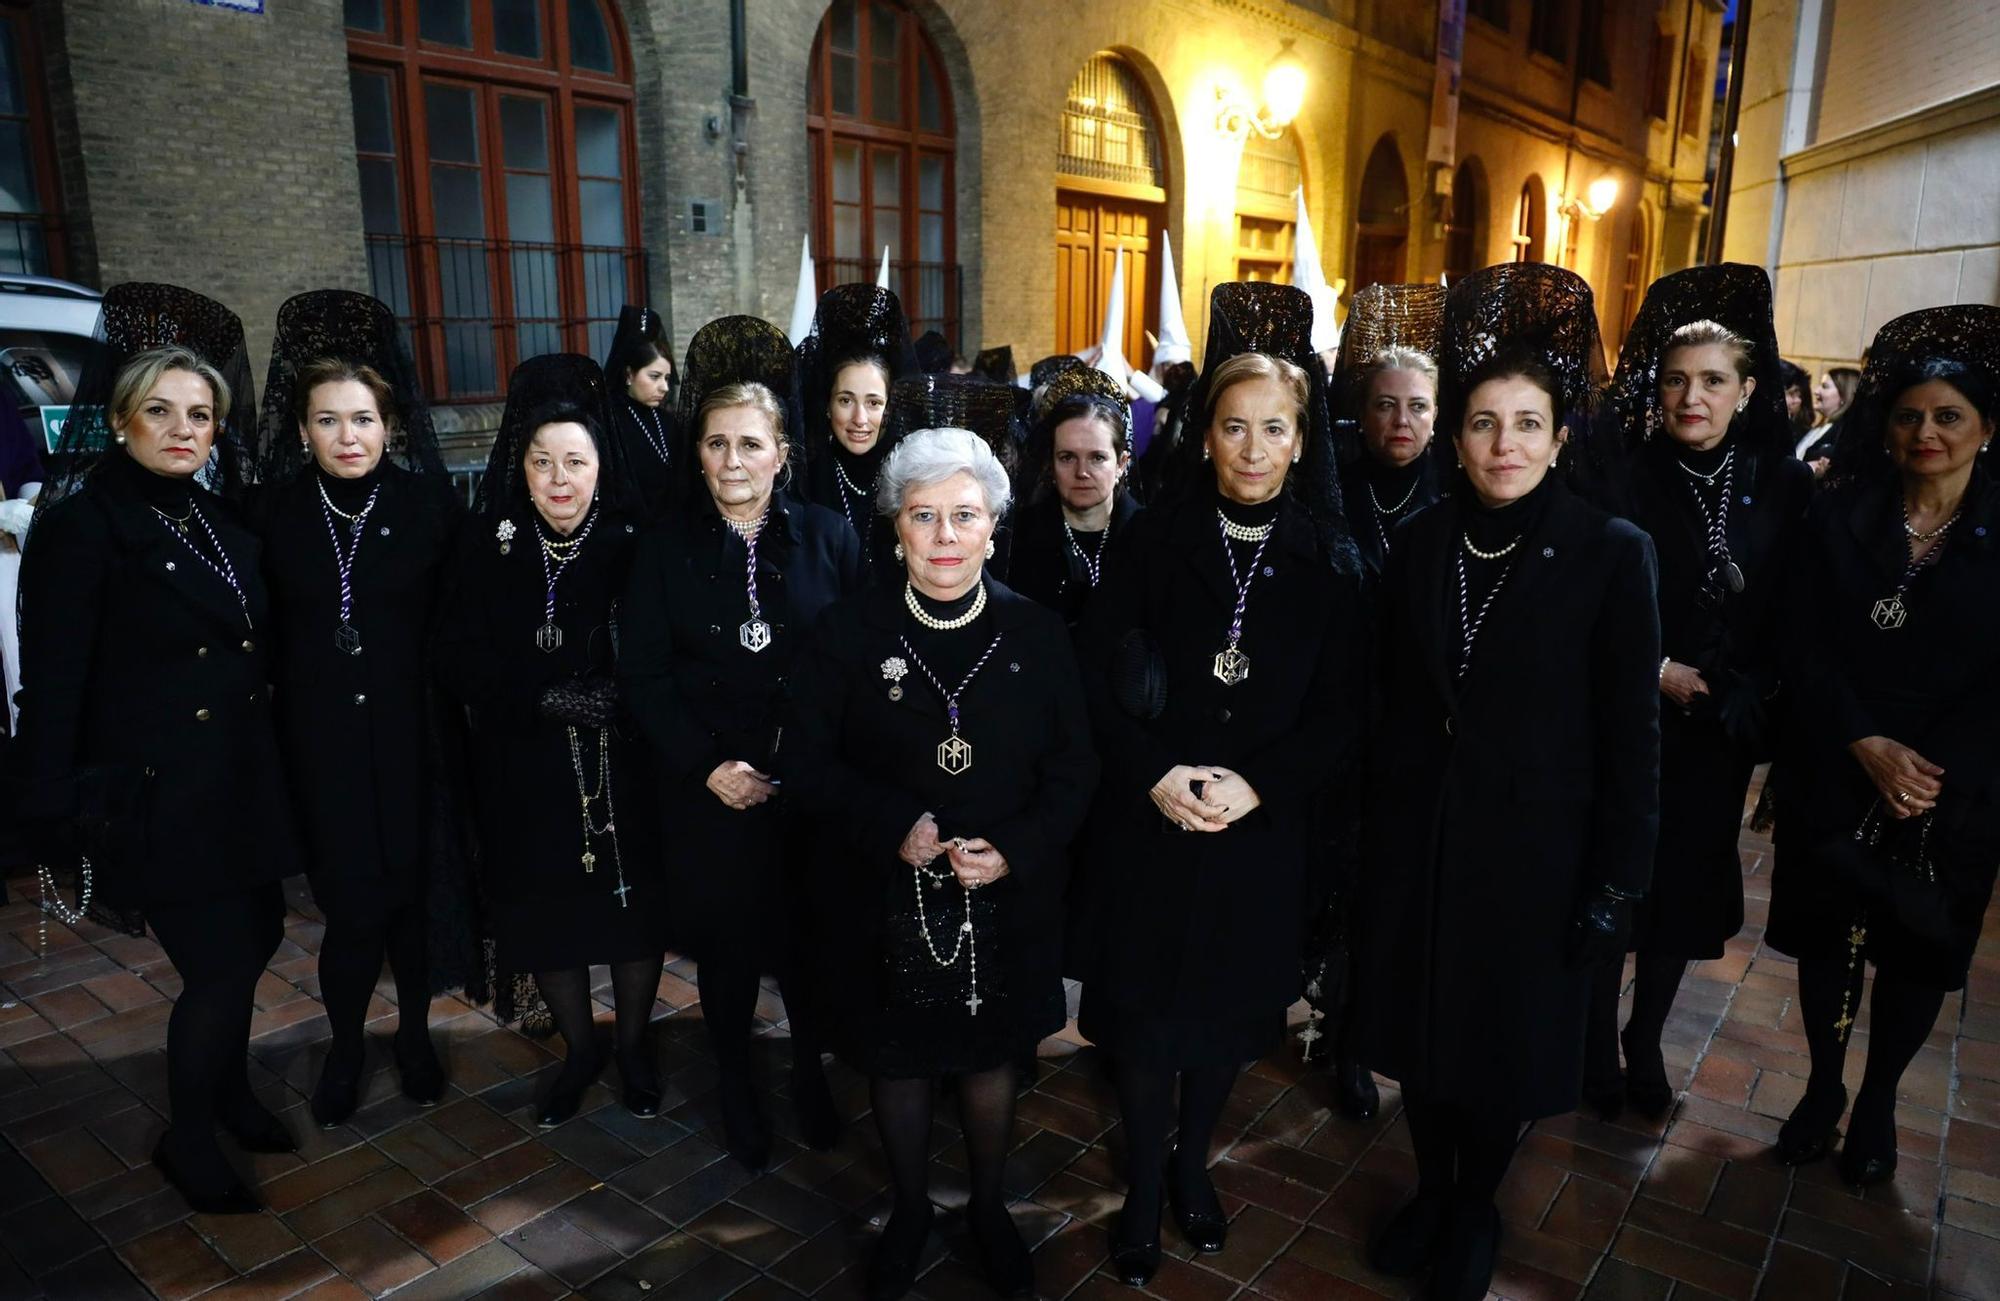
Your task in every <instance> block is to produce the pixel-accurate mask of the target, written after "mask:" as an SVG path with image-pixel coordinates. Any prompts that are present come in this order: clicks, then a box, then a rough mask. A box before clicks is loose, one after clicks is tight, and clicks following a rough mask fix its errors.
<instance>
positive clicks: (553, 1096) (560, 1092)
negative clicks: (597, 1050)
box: [535, 1058, 604, 1129]
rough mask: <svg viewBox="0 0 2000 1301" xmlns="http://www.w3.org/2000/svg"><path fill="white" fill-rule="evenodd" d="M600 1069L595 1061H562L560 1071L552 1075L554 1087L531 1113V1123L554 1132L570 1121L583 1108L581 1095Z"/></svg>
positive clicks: (599, 1063) (587, 1089) (601, 1066)
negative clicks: (532, 1119)
mask: <svg viewBox="0 0 2000 1301" xmlns="http://www.w3.org/2000/svg"><path fill="white" fill-rule="evenodd" d="M603 1069H604V1064H603V1063H602V1062H600V1061H598V1060H596V1059H595V1058H593V1059H591V1060H589V1061H585V1062H578V1061H576V1060H574V1059H571V1060H569V1061H566V1062H564V1063H563V1067H562V1070H561V1071H559V1072H557V1074H556V1082H555V1084H554V1086H553V1087H551V1088H550V1089H549V1096H548V1097H546V1098H544V1099H543V1100H542V1105H541V1107H540V1108H539V1109H538V1110H537V1111H536V1113H535V1124H537V1125H539V1126H540V1127H541V1128H543V1129H554V1128H555V1127H556V1126H557V1125H561V1124H563V1123H565V1122H567V1121H569V1120H572V1119H574V1118H575V1117H576V1113H577V1109H578V1108H579V1107H581V1106H582V1105H583V1095H584V1094H585V1093H586V1092H588V1091H589V1089H590V1086H591V1084H592V1083H593V1082H594V1081H595V1080H596V1079H597V1073H598V1072H599V1071H600V1070H603Z"/></svg>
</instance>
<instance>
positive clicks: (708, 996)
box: [695, 957, 819, 1088]
mask: <svg viewBox="0 0 2000 1301" xmlns="http://www.w3.org/2000/svg"><path fill="white" fill-rule="evenodd" d="M761 976H762V973H761V972H760V971H759V969H758V967H757V966H756V965H755V964H752V963H736V962H730V961H728V960H727V959H726V958H721V957H713V958H710V959H709V960H708V961H706V962H703V963H701V964H700V965H699V966H698V967H697V968H696V969H695V987H696V988H697V989H699V990H700V991H701V1018H702V1023H703V1024H704V1025H705V1026H707V1028H708V1042H709V1046H710V1047H711V1048H713V1049H714V1050H715V1063H716V1066H717V1067H718V1068H719V1069H720V1071H721V1072H722V1078H723V1081H724V1083H725V1084H728V1085H730V1086H731V1087H736V1088H748V1087H749V1080H750V1030H751V1027H752V1026H753V1025H755V1024H756V1020H757V993H758V990H759V989H760V988H761ZM778 989H779V993H780V994H781V995H782V996H784V998H785V1005H786V1008H787V1010H788V1011H789V1012H790V1015H791V1023H792V1061H793V1063H794V1065H797V1064H799V1063H806V1064H808V1065H811V1066H817V1065H818V1064H819V1044H818V1041H816V1040H815V1039H814V1038H813V1037H812V1035H811V1033H810V1027H809V1026H807V1025H804V1024H803V1023H804V1022H806V1021H809V1020H810V1019H811V1018H810V1017H806V1016H802V1015H801V1013H800V1010H799V1008H798V1007H795V1006H794V1003H793V999H792V998H791V997H790V995H791V994H792V992H793V982H792V981H790V980H788V979H785V978H783V977H780V979H779V983H778ZM799 1001H800V1002H801V1003H802V1002H803V1000H802V999H801V1000H799Z"/></svg>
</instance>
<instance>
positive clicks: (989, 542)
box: [986, 539, 993, 560]
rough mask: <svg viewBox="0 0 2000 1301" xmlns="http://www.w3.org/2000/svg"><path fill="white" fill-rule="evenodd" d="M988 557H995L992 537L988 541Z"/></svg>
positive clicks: (989, 558)
mask: <svg viewBox="0 0 2000 1301" xmlns="http://www.w3.org/2000/svg"><path fill="white" fill-rule="evenodd" d="M986 558H987V559H988V560H991V559H993V543H992V541H991V540H990V539H989V540H988V541H987V543H986Z"/></svg>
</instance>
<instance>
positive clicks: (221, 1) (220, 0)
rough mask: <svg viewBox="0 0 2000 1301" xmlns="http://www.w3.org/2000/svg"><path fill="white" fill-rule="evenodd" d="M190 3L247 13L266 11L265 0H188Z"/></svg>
mask: <svg viewBox="0 0 2000 1301" xmlns="http://www.w3.org/2000/svg"><path fill="white" fill-rule="evenodd" d="M188 3H189V4H197V5H206V6H207V7H209V8H210V9H234V10H236V11H237V12H239V13H246V14H261V13H263V12H264V0H188Z"/></svg>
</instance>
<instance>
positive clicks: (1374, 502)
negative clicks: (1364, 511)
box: [1368, 475, 1423, 515]
mask: <svg viewBox="0 0 2000 1301" xmlns="http://www.w3.org/2000/svg"><path fill="white" fill-rule="evenodd" d="M1422 482H1423V476H1422V475H1418V476H1417V477H1416V478H1414V479H1412V480H1410V490H1409V491H1408V492H1406V493H1404V494H1403V500H1401V501H1399V502H1397V503H1396V504H1395V505H1394V506H1384V505H1383V504H1382V499H1381V498H1380V497H1378V496H1376V495H1375V485H1374V484H1372V483H1371V484H1369V485H1368V503H1369V505H1371V506H1373V507H1374V508H1375V513H1376V514H1377V515H1398V514H1401V513H1402V509H1403V507H1405V506H1407V505H1409V504H1410V498H1412V497H1414V496H1416V495H1417V485H1418V484H1419V483H1422Z"/></svg>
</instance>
